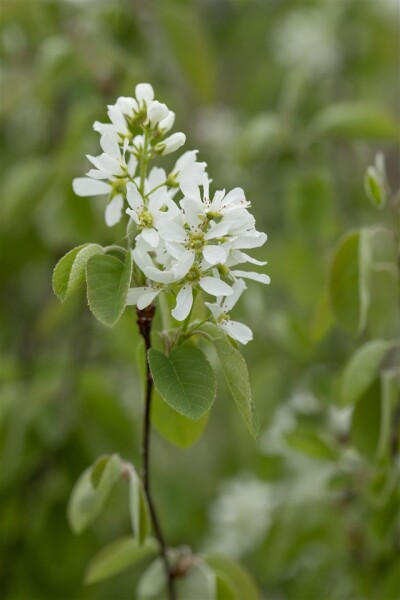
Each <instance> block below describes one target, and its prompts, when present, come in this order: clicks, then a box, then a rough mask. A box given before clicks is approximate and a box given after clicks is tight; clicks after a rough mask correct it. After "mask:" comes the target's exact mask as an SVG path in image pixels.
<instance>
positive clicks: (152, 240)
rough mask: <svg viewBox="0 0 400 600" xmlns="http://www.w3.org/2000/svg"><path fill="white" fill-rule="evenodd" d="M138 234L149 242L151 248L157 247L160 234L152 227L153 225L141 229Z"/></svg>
mask: <svg viewBox="0 0 400 600" xmlns="http://www.w3.org/2000/svg"><path fill="white" fill-rule="evenodd" d="M140 235H141V236H142V238H143V239H144V240H146V242H147V243H148V244H150V246H151V247H152V248H157V246H158V244H159V243H160V236H159V235H158V232H157V231H156V230H155V229H153V227H151V228H149V229H143V230H142V232H141V234H140Z"/></svg>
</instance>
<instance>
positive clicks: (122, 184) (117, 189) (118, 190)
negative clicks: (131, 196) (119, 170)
mask: <svg viewBox="0 0 400 600" xmlns="http://www.w3.org/2000/svg"><path fill="white" fill-rule="evenodd" d="M111 185H112V191H113V195H114V196H116V195H117V194H125V193H126V179H116V180H115V181H112V182H111Z"/></svg>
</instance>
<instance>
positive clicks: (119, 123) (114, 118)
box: [107, 106, 129, 135]
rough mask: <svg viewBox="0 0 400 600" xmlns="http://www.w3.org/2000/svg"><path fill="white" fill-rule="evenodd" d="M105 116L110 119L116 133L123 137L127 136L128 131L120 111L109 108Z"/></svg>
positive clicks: (112, 107)
mask: <svg viewBox="0 0 400 600" xmlns="http://www.w3.org/2000/svg"><path fill="white" fill-rule="evenodd" d="M107 114H108V116H109V117H110V121H111V123H112V124H113V125H114V127H115V129H116V131H118V133H123V134H125V135H128V134H129V129H128V127H127V124H126V121H125V117H124V115H123V112H122V110H121V109H120V108H119V107H118V106H109V107H108V112H107Z"/></svg>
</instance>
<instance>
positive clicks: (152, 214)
mask: <svg viewBox="0 0 400 600" xmlns="http://www.w3.org/2000/svg"><path fill="white" fill-rule="evenodd" d="M126 190H127V195H126V197H127V200H128V204H129V206H130V208H127V210H126V212H127V214H128V215H129V216H130V217H131V218H132V219H133V221H135V223H136V224H137V226H138V228H139V230H140V236H141V237H142V238H143V239H144V240H145V241H146V242H147V243H148V244H149V245H150V246H151V247H152V248H157V246H158V245H159V242H160V236H159V234H158V231H157V228H158V227H160V224H161V222H162V221H166V222H167V221H168V220H169V219H171V218H172V217H173V216H175V214H176V211H177V207H176V205H175V204H174V202H173V201H172V200H171V198H170V197H169V196H168V195H167V194H165V193H164V194H163V193H161V194H157V193H154V194H151V195H150V198H149V200H148V202H145V200H144V199H143V197H142V195H141V194H140V192H139V190H138V189H137V187H136V184H135V183H132V182H129V183H128V184H127V186H126ZM167 226H168V225H167Z"/></svg>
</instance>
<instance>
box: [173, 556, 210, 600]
mask: <svg viewBox="0 0 400 600" xmlns="http://www.w3.org/2000/svg"><path fill="white" fill-rule="evenodd" d="M195 560H196V562H195V564H193V565H192V566H191V567H190V568H189V569H188V570H187V571H186V573H185V575H184V576H183V577H180V578H179V579H176V580H175V581H176V589H177V595H178V599H179V600H190V599H192V598H193V599H195V598H201V600H214V599H215V592H216V580H215V574H214V572H213V570H212V569H211V568H210V567H209V566H208V565H207V564H206V563H204V562H203V561H202V560H200V559H198V558H197V557H196V559H195Z"/></svg>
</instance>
